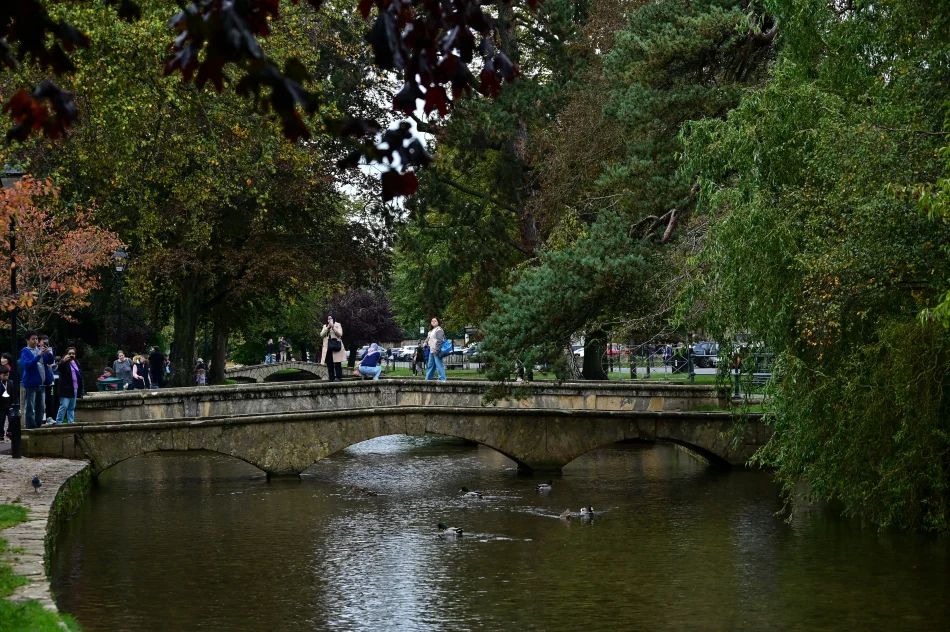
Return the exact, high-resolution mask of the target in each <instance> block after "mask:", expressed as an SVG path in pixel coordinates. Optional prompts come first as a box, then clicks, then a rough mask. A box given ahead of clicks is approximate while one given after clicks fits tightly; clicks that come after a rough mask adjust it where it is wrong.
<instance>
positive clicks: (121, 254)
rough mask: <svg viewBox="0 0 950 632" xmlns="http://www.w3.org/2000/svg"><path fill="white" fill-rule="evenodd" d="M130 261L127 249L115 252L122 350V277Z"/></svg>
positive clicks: (120, 345) (113, 260)
mask: <svg viewBox="0 0 950 632" xmlns="http://www.w3.org/2000/svg"><path fill="white" fill-rule="evenodd" d="M128 259H129V255H127V254H126V252H125V248H123V247H122V246H119V249H118V250H116V251H115V253H113V255H112V266H113V267H114V268H115V273H116V277H117V278H118V284H117V285H118V294H119V339H118V345H119V348H120V349H121V348H122V275H123V273H124V272H125V264H126V263H127V261H128Z"/></svg>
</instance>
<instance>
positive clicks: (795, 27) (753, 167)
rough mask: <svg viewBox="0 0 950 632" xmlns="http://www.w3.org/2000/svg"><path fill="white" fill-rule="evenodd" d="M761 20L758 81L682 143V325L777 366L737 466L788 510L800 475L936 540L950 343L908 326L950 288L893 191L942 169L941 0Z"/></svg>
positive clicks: (941, 258) (925, 328)
mask: <svg viewBox="0 0 950 632" xmlns="http://www.w3.org/2000/svg"><path fill="white" fill-rule="evenodd" d="M937 5H940V7H938V6H937ZM772 6H773V8H774V11H775V15H776V18H777V20H778V21H779V23H780V24H781V25H782V32H783V40H782V41H783V49H782V52H781V55H780V57H779V59H778V62H777V64H776V67H775V71H774V73H773V76H772V78H771V79H770V81H769V83H768V84H767V85H765V86H764V87H763V88H762V89H761V90H758V91H755V92H751V93H749V94H747V95H745V97H744V98H743V99H742V102H741V103H740V104H739V106H738V107H737V108H735V109H734V110H733V111H732V112H731V113H730V114H729V116H728V118H727V119H726V120H704V121H696V122H693V123H691V124H689V125H688V127H687V129H686V130H685V132H684V138H685V140H686V144H685V151H684V154H683V170H684V175H686V176H687V178H698V179H699V181H700V182H701V183H702V188H701V191H700V193H699V195H698V199H699V204H700V211H701V214H702V217H704V218H705V221H706V228H707V230H706V231H705V234H704V238H703V241H702V247H701V249H700V251H699V252H698V254H697V256H695V257H694V258H693V259H692V261H691V262H690V263H686V266H685V267H686V273H685V275H686V276H687V277H688V278H690V279H691V282H690V283H689V284H687V285H686V288H685V292H684V293H683V295H682V304H683V312H685V313H690V314H694V315H696V318H695V320H694V321H693V323H694V324H696V325H699V326H702V327H703V328H704V329H706V330H707V331H709V332H711V333H712V334H713V335H715V336H716V337H717V338H719V339H724V338H727V337H728V336H729V335H730V334H731V333H732V332H749V333H751V334H752V336H753V337H754V338H755V339H756V340H758V341H761V342H764V343H765V344H766V345H767V346H768V347H769V348H770V349H771V350H772V351H774V352H776V353H777V354H779V357H780V363H779V369H780V370H781V372H782V376H783V378H782V381H781V383H780V384H778V385H776V387H775V390H776V393H775V398H774V400H773V404H774V408H775V412H774V416H773V417H771V418H770V419H771V423H772V426H773V435H772V439H771V441H770V443H769V444H768V445H767V446H766V447H765V448H764V449H763V450H762V451H761V452H760V453H759V454H758V455H757V456H756V461H757V462H759V463H763V464H766V465H769V466H772V467H775V468H776V472H777V477H778V479H779V481H780V482H781V483H782V485H783V488H784V492H785V494H786V497H787V498H789V499H791V497H792V495H793V493H794V487H795V485H796V484H798V483H799V482H800V481H803V480H804V481H807V482H808V483H809V486H810V496H811V497H812V498H818V499H837V500H839V501H840V502H841V503H842V505H843V506H844V508H845V511H846V513H848V514H850V515H856V516H861V517H862V518H865V519H867V520H868V521H869V522H871V523H872V524H875V525H878V526H880V527H882V528H886V527H898V528H916V529H929V530H934V531H939V532H947V531H948V530H950V476H948V472H950V458H948V454H950V425H948V419H950V417H948V415H947V410H948V408H947V406H948V394H947V379H946V376H947V370H948V368H950V364H948V362H950V336H948V334H947V332H946V331H945V330H943V328H942V327H940V326H939V325H937V324H934V323H931V322H930V321H929V319H926V318H925V319H923V321H921V320H920V318H919V314H920V313H921V311H922V310H924V309H926V308H927V307H928V306H933V305H934V303H935V302H936V300H937V299H938V297H939V295H940V292H941V291H942V290H943V289H944V288H946V287H947V284H948V280H950V262H948V261H947V257H946V255H945V253H946V251H947V248H948V246H950V236H948V234H947V233H946V231H945V230H943V227H942V226H941V225H939V224H937V223H932V222H929V221H928V220H927V218H926V217H922V216H920V215H919V214H917V213H916V212H915V211H916V204H915V202H914V200H913V199H911V198H910V197H909V196H906V195H903V194H902V192H904V191H909V190H913V189H914V187H915V186H916V185H918V184H919V183H920V182H927V181H931V182H932V181H935V180H936V178H937V174H939V173H940V170H941V167H942V164H941V158H940V155H939V149H940V147H941V146H942V145H945V144H946V136H945V130H944V129H943V112H942V108H941V105H942V103H943V102H944V101H945V99H946V88H945V86H946V82H947V81H948V79H950V66H948V64H947V61H946V60H947V58H948V57H947V56H948V52H950V38H948V36H947V33H948V26H950V17H948V12H947V10H946V9H947V7H946V3H935V4H927V3H925V4H920V3H916V2H908V1H905V0H891V1H887V2H881V3H842V4H826V3H823V2H809V3H804V4H803V3H800V2H794V1H792V0H788V1H784V0H783V1H781V2H775V3H773V5H772ZM938 60H939V61H938ZM696 305H701V309H699V310H697V309H694V307H695V306H696Z"/></svg>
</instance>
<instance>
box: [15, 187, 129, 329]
mask: <svg viewBox="0 0 950 632" xmlns="http://www.w3.org/2000/svg"><path fill="white" fill-rule="evenodd" d="M58 194H59V189H57V188H56V186H55V185H54V184H53V182H52V181H51V180H36V179H34V178H30V177H27V178H24V179H22V180H21V181H19V182H17V183H16V185H15V186H14V187H12V188H5V189H3V190H2V191H0V208H2V213H0V222H3V225H4V226H9V225H10V219H11V217H12V218H13V221H14V224H15V226H16V239H17V247H16V250H15V251H14V259H15V261H16V265H17V268H18V270H17V293H16V295H12V294H11V293H10V288H9V286H3V289H2V290H0V308H2V309H3V310H4V311H9V310H12V309H14V308H16V309H18V310H19V316H20V319H21V320H20V322H21V324H22V325H23V326H24V327H26V328H28V329H38V328H41V327H43V326H44V325H46V323H47V322H48V321H49V319H50V318H51V317H53V316H59V317H61V318H63V319H65V320H72V315H73V314H74V313H75V312H77V311H78V310H80V309H82V308H83V307H85V306H87V305H89V304H90V300H89V295H90V292H92V291H93V290H96V289H98V288H99V287H100V285H101V284H100V277H99V273H100V271H101V270H102V269H103V268H104V267H106V266H108V265H109V263H110V261H111V257H112V253H113V252H115V250H116V248H118V247H119V246H120V245H121V242H120V241H119V239H118V236H117V235H116V234H115V233H112V232H109V231H107V230H103V229H102V228H99V227H97V226H94V225H93V224H92V223H91V213H89V212H86V211H74V212H70V211H68V209H66V208H64V206H63V205H62V204H61V203H60V202H59V200H58ZM2 256H3V259H4V260H5V261H7V260H9V257H10V249H9V243H7V242H6V241H4V243H3V250H2Z"/></svg>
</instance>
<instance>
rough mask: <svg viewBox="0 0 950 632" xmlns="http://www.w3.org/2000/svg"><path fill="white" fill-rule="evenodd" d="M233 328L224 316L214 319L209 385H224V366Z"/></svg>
mask: <svg viewBox="0 0 950 632" xmlns="http://www.w3.org/2000/svg"><path fill="white" fill-rule="evenodd" d="M230 333H231V327H230V325H229V324H228V323H227V321H225V319H224V318H223V317H222V316H218V317H216V318H215V319H214V330H213V332H212V334H211V366H209V367H208V383H209V384H224V365H225V363H226V362H227V359H228V334H230Z"/></svg>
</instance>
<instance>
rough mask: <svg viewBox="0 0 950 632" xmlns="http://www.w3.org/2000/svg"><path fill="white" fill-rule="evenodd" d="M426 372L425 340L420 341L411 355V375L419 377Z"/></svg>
mask: <svg viewBox="0 0 950 632" xmlns="http://www.w3.org/2000/svg"><path fill="white" fill-rule="evenodd" d="M425 370H426V352H425V340H420V341H419V344H418V345H416V350H415V351H414V352H413V354H412V374H413V375H419V374H420V373H424V372H425Z"/></svg>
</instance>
